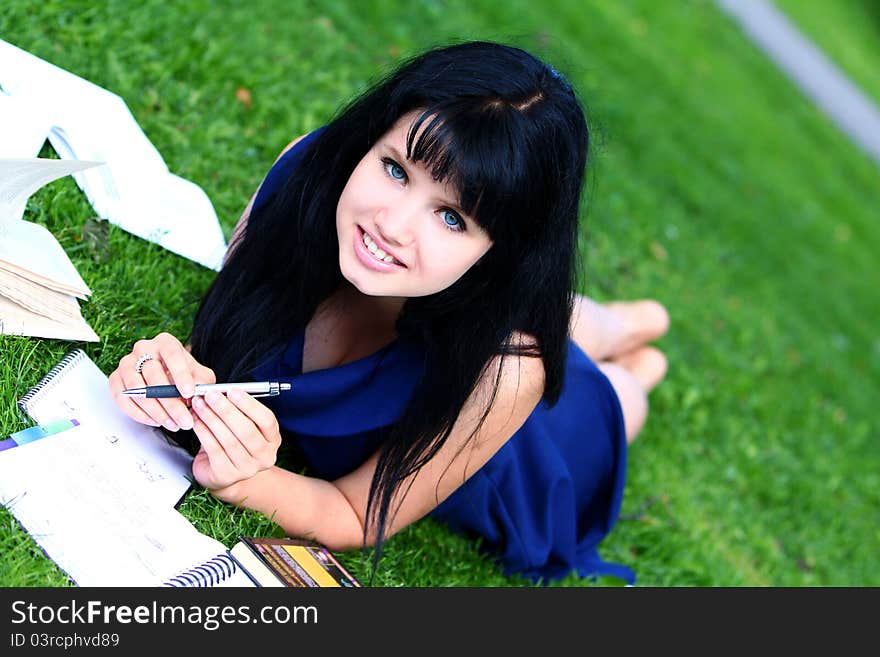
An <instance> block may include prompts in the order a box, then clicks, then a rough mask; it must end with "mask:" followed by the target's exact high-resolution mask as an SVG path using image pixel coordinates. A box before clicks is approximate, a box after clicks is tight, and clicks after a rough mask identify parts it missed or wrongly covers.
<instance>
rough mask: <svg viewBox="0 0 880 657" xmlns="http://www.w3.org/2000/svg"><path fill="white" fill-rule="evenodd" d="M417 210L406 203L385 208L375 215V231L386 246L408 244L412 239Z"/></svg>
mask: <svg viewBox="0 0 880 657" xmlns="http://www.w3.org/2000/svg"><path fill="white" fill-rule="evenodd" d="M416 216H417V212H416V210H415V208H412V207H409V206H408V205H407V204H401V205H399V206H397V207H393V208H387V209H386V210H385V211H384V212H380V213H379V215H378V216H377V217H376V232H377V233H379V239H381V240H382V241H384V242H386V243H387V244H388V246H408V245H409V244H410V243H412V241H413V235H414V234H415V231H414V227H415V221H416Z"/></svg>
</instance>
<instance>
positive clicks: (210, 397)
mask: <svg viewBox="0 0 880 657" xmlns="http://www.w3.org/2000/svg"><path fill="white" fill-rule="evenodd" d="M205 401H206V402H208V403H209V404H211V406H213V405H214V404H216V403H217V402H219V401H220V393H218V392H209V393H208V394H207V395H206V396H205Z"/></svg>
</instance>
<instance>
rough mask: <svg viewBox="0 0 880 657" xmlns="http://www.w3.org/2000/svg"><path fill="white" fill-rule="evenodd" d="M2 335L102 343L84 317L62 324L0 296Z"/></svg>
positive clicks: (0, 332) (0, 326)
mask: <svg viewBox="0 0 880 657" xmlns="http://www.w3.org/2000/svg"><path fill="white" fill-rule="evenodd" d="M0 334H3V335H27V336H31V337H36V338H54V339H58V340H81V341H83V342H100V341H101V338H99V337H98V334H97V333H95V332H94V331H93V330H92V327H91V326H89V325H88V323H86V320H85V319H83V317H82V315H78V317H76V318H71V319H67V320H65V321H63V322H61V321H57V320H55V319H50V318H49V317H44V316H43V315H38V314H36V313H33V312H31V311H30V310H28V309H27V308H24V307H22V306H19V305H18V304H17V303H14V302H13V301H11V300H9V299H7V298H6V297H3V296H0Z"/></svg>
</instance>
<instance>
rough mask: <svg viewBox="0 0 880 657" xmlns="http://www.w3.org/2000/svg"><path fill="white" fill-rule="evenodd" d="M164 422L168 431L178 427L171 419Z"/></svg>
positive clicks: (175, 429)
mask: <svg viewBox="0 0 880 657" xmlns="http://www.w3.org/2000/svg"><path fill="white" fill-rule="evenodd" d="M164 424H165V428H166V429H168V431H177V428H178V427H177V425H176V424H175V423H174V422H173V421H172V420H167V421H166V422H165V423H164Z"/></svg>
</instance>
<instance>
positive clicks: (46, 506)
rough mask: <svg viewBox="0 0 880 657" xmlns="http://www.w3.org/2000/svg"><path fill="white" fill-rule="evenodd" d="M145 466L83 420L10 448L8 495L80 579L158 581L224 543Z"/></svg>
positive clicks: (3, 486) (0, 489)
mask: <svg viewBox="0 0 880 657" xmlns="http://www.w3.org/2000/svg"><path fill="white" fill-rule="evenodd" d="M142 466H143V464H142V463H138V462H135V461H132V460H131V459H129V458H126V455H125V453H124V452H121V451H119V450H118V449H116V448H115V446H114V445H112V444H110V443H109V442H108V441H107V440H105V437H104V436H102V435H100V433H99V432H95V431H92V430H90V429H89V427H87V426H85V425H80V426H78V427H74V428H71V429H68V430H66V431H64V432H62V433H59V434H56V435H54V436H50V437H47V438H45V439H43V440H38V441H35V442H32V443H28V444H26V445H22V446H20V447H17V448H15V449H11V450H7V451H5V452H4V453H3V454H2V458H0V501H2V502H3V503H4V504H7V505H8V506H9V507H10V510H11V511H12V512H13V513H14V514H15V516H16V518H18V520H19V521H20V522H21V524H22V525H23V526H24V527H25V528H26V529H27V530H28V532H29V533H30V534H31V535H32V536H33V537H34V539H35V540H36V541H37V543H39V545H40V546H41V547H42V548H43V549H44V550H45V551H46V553H47V554H49V555H50V556H51V558H52V559H53V560H54V561H55V562H56V563H57V564H58V566H59V567H60V568H61V569H62V570H64V571H65V572H66V573H67V574H68V575H70V577H71V578H72V579H73V580H74V581H75V582H76V583H77V584H79V585H80V586H120V585H123V584H124V585H126V586H157V585H159V584H160V583H161V582H162V581H164V580H165V579H167V578H168V577H170V576H173V575H174V574H176V573H177V572H178V571H179V570H181V569H182V568H186V567H188V566H189V565H190V562H191V560H192V559H193V558H194V556H195V557H198V558H205V557H207V558H210V557H211V556H214V555H216V554H217V553H218V551H222V550H223V549H224V548H223V546H222V545H221V544H219V543H218V542H216V541H214V540H213V539H210V538H208V537H206V536H204V535H202V534H200V533H199V532H198V531H196V529H195V528H194V527H193V526H192V525H191V524H190V523H189V521H188V520H186V518H184V517H183V516H182V515H181V514H180V513H178V512H177V511H175V510H174V509H173V508H171V507H169V506H168V505H167V504H165V503H164V501H163V500H162V499H161V497H159V498H157V497H156V496H155V495H154V492H155V491H154V488H155V482H153V481H151V476H152V475H150V474H149V473H144V472H143V471H142ZM47 510H51V512H47Z"/></svg>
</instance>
